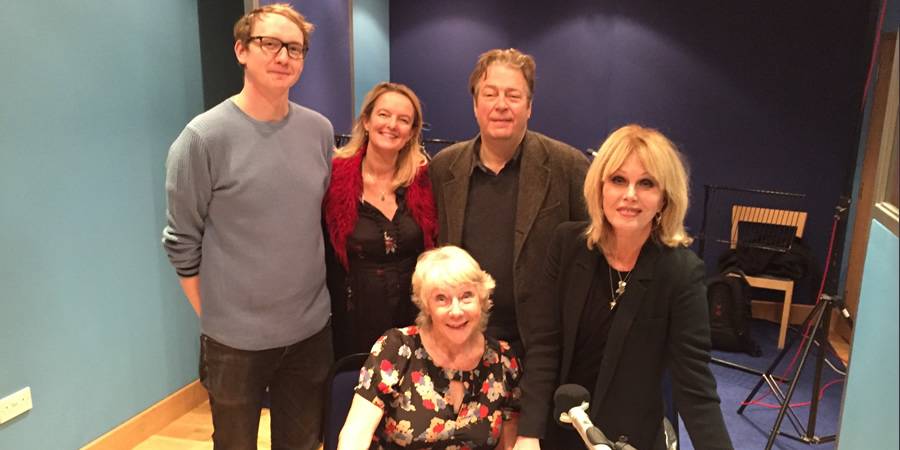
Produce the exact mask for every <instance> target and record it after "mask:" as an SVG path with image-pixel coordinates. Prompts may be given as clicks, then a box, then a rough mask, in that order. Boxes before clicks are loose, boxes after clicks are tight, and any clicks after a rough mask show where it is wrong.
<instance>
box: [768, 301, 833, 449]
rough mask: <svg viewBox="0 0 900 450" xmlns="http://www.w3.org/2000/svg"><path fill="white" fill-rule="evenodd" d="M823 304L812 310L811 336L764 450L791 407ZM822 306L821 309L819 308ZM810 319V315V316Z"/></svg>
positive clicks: (816, 332)
mask: <svg viewBox="0 0 900 450" xmlns="http://www.w3.org/2000/svg"><path fill="white" fill-rule="evenodd" d="M824 304H825V302H820V303H819V304H818V305H816V308H815V309H814V310H817V312H818V314H816V322H815V324H814V325H813V328H812V336H811V337H810V339H809V340H808V341H806V344H805V345H804V346H803V355H802V356H800V362H799V363H798V364H797V371H796V372H795V375H794V380H793V381H791V385H790V387H789V388H788V391H787V394H786V395H785V396H784V402H783V403H782V404H781V409H779V410H778V418H777V419H775V425H774V426H773V427H772V434H770V435H769V442H767V443H766V450H770V449H771V448H772V444H774V443H775V436H778V433H779V430H780V429H781V422H782V421H783V420H784V415H785V413H787V410H788V408H790V407H791V397H793V395H794V389H796V388H797V382H798V381H800V373H801V372H803V366H804V364H806V358H807V357H808V356H809V350H810V349H811V348H812V345H813V343H814V342H815V341H816V335H817V334H818V333H819V327H820V326H821V325H822V316H823V314H822V313H823V312H824V310H825V308H824ZM820 305H821V306H822V307H821V308H820V307H819V306H820ZM810 318H812V315H810Z"/></svg>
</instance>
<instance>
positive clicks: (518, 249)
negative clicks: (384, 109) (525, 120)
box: [428, 131, 589, 357]
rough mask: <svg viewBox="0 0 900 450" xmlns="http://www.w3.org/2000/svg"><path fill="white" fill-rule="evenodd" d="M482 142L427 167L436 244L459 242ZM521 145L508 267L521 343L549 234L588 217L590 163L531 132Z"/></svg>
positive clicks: (443, 154)
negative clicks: (477, 150) (586, 186)
mask: <svg viewBox="0 0 900 450" xmlns="http://www.w3.org/2000/svg"><path fill="white" fill-rule="evenodd" d="M480 139H481V137H480V136H479V137H476V138H475V139H472V140H471V141H466V142H460V143H458V144H454V145H452V146H450V147H447V148H446V149H444V150H441V151H440V152H438V154H437V155H436V156H435V157H434V159H433V160H432V161H431V164H430V165H429V167H428V169H429V172H428V173H429V176H430V177H431V187H432V190H433V191H434V200H435V206H436V207H437V213H438V245H448V244H452V245H460V244H461V243H462V236H463V224H464V218H463V215H464V214H465V212H466V201H467V199H468V193H469V177H470V176H471V174H472V168H473V156H474V150H475V143H476V142H478V141H479V140H480ZM522 144H523V145H522V153H521V156H520V157H521V158H522V160H521V166H520V171H519V196H518V200H517V204H516V236H515V243H514V253H513V261H512V264H513V268H514V269H513V280H514V281H513V282H514V284H515V285H514V286H513V295H514V297H515V302H516V319H517V321H518V326H519V335H520V336H522V338H523V340H524V338H525V335H524V334H523V333H522V330H524V329H526V328H525V327H524V324H525V323H526V322H527V320H528V319H529V318H528V316H527V315H526V314H525V313H524V311H523V309H522V308H520V307H519V306H520V305H521V304H522V303H524V302H527V301H528V297H529V296H530V295H531V292H532V286H531V281H532V280H534V279H535V278H536V275H537V274H538V272H539V271H540V268H541V264H542V262H543V260H544V256H545V254H546V252H547V244H548V243H549V241H550V238H551V237H552V236H553V232H554V231H555V230H556V227H557V226H558V225H559V224H561V223H563V222H567V221H572V220H587V218H588V214H587V208H586V206H585V203H584V176H585V174H586V173H587V169H588V166H589V162H588V159H587V157H586V156H585V155H584V154H583V153H581V152H579V151H578V150H576V149H575V148H573V147H571V146H569V145H567V144H564V143H562V142H560V141H557V140H554V139H551V138H549V137H547V136H544V135H542V134H540V133H535V132H533V131H526V132H525V137H524V138H523V140H522ZM525 345H526V346H527V345H528V343H527V342H525ZM519 356H520V357H521V356H523V355H519Z"/></svg>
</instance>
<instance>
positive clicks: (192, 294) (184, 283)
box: [180, 276, 200, 317]
mask: <svg viewBox="0 0 900 450" xmlns="http://www.w3.org/2000/svg"><path fill="white" fill-rule="evenodd" d="M180 280H181V288H182V289H184V295H186V296H187V298H188V300H189V301H190V302H191V306H193V307H194V311H195V312H196V313H197V317H200V277H199V276H193V277H190V278H181V279H180Z"/></svg>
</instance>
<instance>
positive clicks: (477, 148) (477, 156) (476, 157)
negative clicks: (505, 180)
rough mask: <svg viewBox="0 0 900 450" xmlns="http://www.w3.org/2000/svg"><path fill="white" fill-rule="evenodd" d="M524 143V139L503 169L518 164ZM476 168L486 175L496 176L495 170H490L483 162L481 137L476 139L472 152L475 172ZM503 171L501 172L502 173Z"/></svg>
mask: <svg viewBox="0 0 900 450" xmlns="http://www.w3.org/2000/svg"><path fill="white" fill-rule="evenodd" d="M524 143H525V139H524V138H523V139H522V142H519V146H518V147H516V152H515V153H513V155H512V158H509V161H507V162H506V164H504V165H503V169H505V168H507V167H512V166H514V165H516V164H518V162H519V158H520V157H521V156H522V147H523V146H524ZM476 167H477V168H479V169H481V170H482V171H483V172H484V173H486V174H489V175H496V174H495V173H494V171H493V170H491V169H489V168H488V167H487V166H485V165H484V162H482V161H481V136H478V138H477V139H475V145H474V151H473V152H472V170H475V168H476ZM503 169H500V170H501V171H502V170H503ZM470 175H471V174H470Z"/></svg>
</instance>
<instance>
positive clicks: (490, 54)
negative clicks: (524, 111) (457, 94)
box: [469, 48, 535, 103]
mask: <svg viewBox="0 0 900 450" xmlns="http://www.w3.org/2000/svg"><path fill="white" fill-rule="evenodd" d="M494 63H497V64H501V65H504V66H507V67H511V68H513V69H519V70H521V71H522V75H523V76H525V84H526V85H528V92H527V93H526V97H527V98H528V103H531V99H532V98H533V97H534V68H535V63H534V58H532V57H531V55H526V54H525V53H522V52H520V51H518V50H516V49H514V48H508V49H506V50H500V49H495V50H490V51H487V52H484V53H482V54H481V56H479V57H478V62H477V63H476V64H475V70H474V71H473V72H472V75H471V76H469V93H470V94H472V98H474V99H475V100H478V83H480V82H481V79H482V78H484V77H485V74H486V73H487V70H488V67H490V66H491V64H494Z"/></svg>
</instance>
